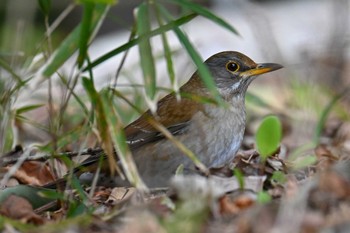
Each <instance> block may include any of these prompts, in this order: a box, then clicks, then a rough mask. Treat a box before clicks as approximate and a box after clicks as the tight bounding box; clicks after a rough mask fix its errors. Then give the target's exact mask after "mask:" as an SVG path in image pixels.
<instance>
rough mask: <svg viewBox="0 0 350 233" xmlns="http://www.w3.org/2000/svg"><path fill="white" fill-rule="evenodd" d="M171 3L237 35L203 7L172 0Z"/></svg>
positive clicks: (185, 0)
mask: <svg viewBox="0 0 350 233" xmlns="http://www.w3.org/2000/svg"><path fill="white" fill-rule="evenodd" d="M171 2H172V3H176V4H178V5H180V6H181V7H183V8H185V9H189V10H191V11H193V12H195V13H197V14H199V15H201V16H203V17H205V18H207V19H209V20H211V21H213V22H214V23H216V24H218V25H219V26H221V27H223V28H226V29H227V30H229V31H231V32H233V33H234V34H236V35H239V33H238V31H237V30H236V29H235V28H234V27H232V26H231V25H230V24H229V23H227V22H226V21H225V20H223V19H222V18H220V17H218V16H217V15H215V14H213V13H212V12H210V10H208V9H206V8H205V7H203V6H201V5H199V4H196V3H193V2H191V1H187V0H172V1H171Z"/></svg>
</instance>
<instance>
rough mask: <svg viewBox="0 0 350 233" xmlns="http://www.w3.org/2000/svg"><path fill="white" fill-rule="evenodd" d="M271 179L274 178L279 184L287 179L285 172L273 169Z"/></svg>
mask: <svg viewBox="0 0 350 233" xmlns="http://www.w3.org/2000/svg"><path fill="white" fill-rule="evenodd" d="M271 180H274V181H276V182H278V183H280V184H284V183H285V182H286V181H287V177H286V174H284V173H283V172H281V171H274V172H273V174H272V176H271Z"/></svg>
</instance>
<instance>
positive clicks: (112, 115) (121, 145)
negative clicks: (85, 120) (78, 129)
mask: <svg viewBox="0 0 350 233" xmlns="http://www.w3.org/2000/svg"><path fill="white" fill-rule="evenodd" d="M102 101H103V102H104V105H103V106H105V108H104V111H105V115H106V119H107V122H108V125H109V126H110V130H111V134H112V140H113V143H114V146H115V148H116V151H117V155H118V158H119V161H120V162H121V165H122V167H123V171H124V173H125V175H126V177H127V178H128V181H129V182H130V183H131V184H132V185H134V186H135V187H136V188H138V189H140V190H147V186H146V185H145V184H144V182H143V181H142V179H141V177H140V175H139V173H138V170H137V167H136V165H135V162H134V160H133V157H132V154H131V151H130V149H129V147H128V145H127V143H126V136H125V134H124V130H123V124H122V123H121V120H120V117H119V116H118V113H117V110H116V109H115V105H114V104H113V103H111V98H110V93H109V92H107V91H105V92H103V93H102Z"/></svg>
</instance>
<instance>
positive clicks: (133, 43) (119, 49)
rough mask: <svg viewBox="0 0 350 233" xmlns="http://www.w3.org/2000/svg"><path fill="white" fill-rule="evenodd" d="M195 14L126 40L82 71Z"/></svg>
mask: <svg viewBox="0 0 350 233" xmlns="http://www.w3.org/2000/svg"><path fill="white" fill-rule="evenodd" d="M196 16H197V14H189V15H186V16H183V17H181V18H179V19H177V20H174V21H171V22H169V23H168V24H165V25H164V26H161V27H159V28H157V29H154V30H152V31H150V32H149V33H147V34H145V35H142V36H140V37H137V38H135V39H133V40H130V41H128V42H127V43H125V44H123V45H121V46H119V47H118V48H115V49H113V50H111V51H110V52H108V53H106V54H104V55H102V56H101V57H99V58H97V59H96V60H94V61H92V62H91V65H88V66H86V67H84V68H83V71H87V70H88V69H91V68H94V67H96V66H98V65H99V64H101V63H103V62H105V61H107V60H108V59H110V58H111V57H114V56H116V55H118V54H120V53H121V52H124V51H126V50H128V49H130V48H131V47H133V46H135V45H138V44H139V43H140V41H142V40H147V39H149V38H151V37H153V36H157V35H159V34H161V33H164V32H167V31H169V30H172V29H173V28H174V27H178V26H181V25H183V24H185V23H188V22H189V21H191V20H192V19H193V18H194V17H196Z"/></svg>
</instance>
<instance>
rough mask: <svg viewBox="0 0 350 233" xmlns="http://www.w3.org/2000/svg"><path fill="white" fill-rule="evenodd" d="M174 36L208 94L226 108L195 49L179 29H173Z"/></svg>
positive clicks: (168, 14) (163, 12) (165, 14)
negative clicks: (186, 54) (185, 52)
mask: <svg viewBox="0 0 350 233" xmlns="http://www.w3.org/2000/svg"><path fill="white" fill-rule="evenodd" d="M159 9H160V10H161V13H162V15H163V17H165V18H166V19H167V20H172V16H171V15H170V13H169V12H168V11H167V10H166V9H165V8H164V7H162V6H161V5H159ZM173 31H174V32H175V34H176V36H177V37H178V39H179V41H180V43H181V44H182V45H183V47H184V48H185V49H186V51H187V53H188V54H189V55H190V57H191V58H192V60H193V62H194V63H195V64H196V66H197V68H198V73H199V75H200V77H201V79H202V81H203V83H204V84H205V85H206V87H207V88H208V89H209V91H210V93H211V94H212V95H213V97H214V98H215V100H216V102H217V103H218V104H219V105H221V106H226V105H225V103H224V101H223V100H222V98H221V97H220V95H219V92H218V90H217V88H216V85H215V83H214V80H213V78H212V76H211V74H210V72H209V69H208V67H207V66H206V65H205V64H204V63H203V59H202V58H201V57H200V55H199V53H198V52H197V51H196V49H195V48H194V47H193V46H192V43H191V42H190V40H189V39H188V38H187V36H186V35H185V34H184V33H183V32H182V31H181V30H180V28H178V27H175V28H174V29H173Z"/></svg>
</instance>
